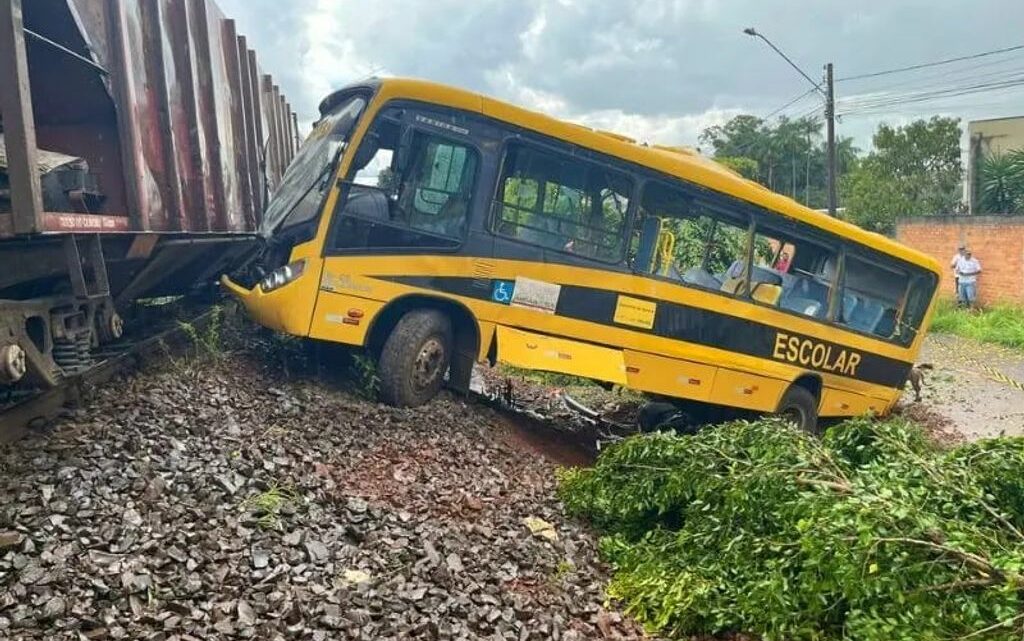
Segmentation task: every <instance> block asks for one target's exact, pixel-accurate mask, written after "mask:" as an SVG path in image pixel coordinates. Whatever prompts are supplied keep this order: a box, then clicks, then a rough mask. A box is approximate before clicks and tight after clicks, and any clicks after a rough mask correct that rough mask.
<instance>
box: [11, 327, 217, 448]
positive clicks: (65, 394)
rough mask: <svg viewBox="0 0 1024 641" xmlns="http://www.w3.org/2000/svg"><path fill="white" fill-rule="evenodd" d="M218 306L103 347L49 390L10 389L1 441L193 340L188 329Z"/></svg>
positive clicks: (41, 426) (39, 425) (39, 427)
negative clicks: (87, 364)
mask: <svg viewBox="0 0 1024 641" xmlns="http://www.w3.org/2000/svg"><path fill="white" fill-rule="evenodd" d="M213 309H214V308H213V307H205V308H203V309H201V310H199V311H198V312H193V313H189V314H187V315H185V317H184V318H180V317H179V318H178V319H176V320H174V321H170V322H165V323H163V324H161V326H160V327H159V328H158V329H156V330H155V331H153V332H147V333H145V335H143V336H139V337H135V338H133V339H126V340H121V341H118V342H116V343H111V344H110V345H106V346H103V348H101V349H100V350H99V351H97V352H94V353H93V354H92V357H93V359H94V363H93V365H92V366H90V367H89V368H88V369H86V370H84V371H81V372H78V373H75V374H72V375H69V376H65V377H64V378H62V379H61V383H60V385H58V386H57V387H54V388H51V389H46V390H17V391H12V392H9V393H8V394H9V396H8V399H7V401H6V402H4V403H2V404H0V443H11V442H14V441H16V440H18V439H20V438H22V437H23V436H26V435H27V434H29V433H31V432H33V431H43V430H45V429H47V428H48V426H50V425H51V424H52V423H53V421H54V420H55V419H57V418H59V417H60V416H62V415H63V414H65V413H66V412H67V410H68V408H69V406H74V405H77V404H78V403H80V402H82V401H83V400H84V399H86V398H87V397H88V395H89V393H90V392H91V391H92V390H93V389H95V388H96V387H97V386H99V385H102V384H104V383H106V382H107V381H109V380H110V379H112V378H113V377H115V376H117V375H118V374H121V373H124V372H128V371H132V370H134V369H136V368H138V367H140V366H141V365H143V364H145V363H146V362H148V361H151V360H154V359H155V358H159V357H164V356H166V355H167V351H168V350H169V349H170V350H172V351H173V350H175V349H177V348H180V347H181V346H182V345H184V344H185V343H187V341H188V331H187V329H186V328H187V327H189V326H191V327H193V328H196V329H199V330H201V329H202V328H203V327H204V326H205V325H206V323H208V322H209V321H210V319H211V316H212V315H213Z"/></svg>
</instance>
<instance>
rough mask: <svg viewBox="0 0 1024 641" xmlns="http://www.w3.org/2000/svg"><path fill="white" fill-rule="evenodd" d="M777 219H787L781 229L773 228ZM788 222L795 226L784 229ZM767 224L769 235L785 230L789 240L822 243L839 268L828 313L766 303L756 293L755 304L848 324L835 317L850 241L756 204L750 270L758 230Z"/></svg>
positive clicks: (833, 277) (785, 312) (792, 314)
mask: <svg viewBox="0 0 1024 641" xmlns="http://www.w3.org/2000/svg"><path fill="white" fill-rule="evenodd" d="M759 216H760V217H763V218H766V219H767V220H768V223H767V224H766V225H765V224H764V223H762V222H761V221H760V220H759V219H758V217H759ZM776 219H781V220H782V221H784V224H780V225H776V227H778V228H783V229H778V230H777V231H772V229H771V228H772V226H773V225H772V221H773V220H776ZM787 226H788V227H792V229H791V230H789V229H784V227H787ZM765 227H767V228H768V229H767V231H768V234H764V235H766V236H768V235H770V234H773V233H774V234H776V235H777V234H778V233H781V234H783V236H784V237H785V238H786V241H787V242H789V241H790V240H796V241H799V240H804V241H805V242H808V243H811V244H814V245H818V246H819V247H821V248H823V249H826V250H831V251H832V252H833V253H834V255H835V257H836V269H835V273H834V274H832V278H831V280H830V281H829V294H828V301H827V302H828V305H827V307H826V309H825V316H824V317H823V318H817V317H814V316H808V315H807V314H801V313H800V312H798V311H795V310H792V309H786V308H784V307H781V306H779V305H769V304H768V303H763V302H761V301H759V300H757V299H755V298H753V297H751V298H750V301H751V302H752V303H754V304H755V305H757V306H758V307H763V308H765V309H772V310H775V311H777V312H782V313H783V314H788V315H790V316H793V317H795V318H802V319H804V320H809V321H814V322H818V323H821V324H823V325H826V326H830V325H832V324H835V325H838V326H839V327H845V325H843V324H842V323H837V322H835V321H834V320H833V319H834V314H836V313H837V312H838V309H839V305H838V301H839V287H840V286H841V283H842V281H840V276H841V275H842V274H843V271H844V269H845V263H846V258H845V252H844V249H845V245H847V244H848V243H845V242H843V239H842V238H841V237H840V236H836V235H835V234H829V233H826V232H822V231H821V230H818V229H816V228H814V227H812V226H810V225H807V224H804V223H802V222H800V221H798V220H796V219H793V218H789V217H788V216H785V215H783V214H781V213H778V212H772V210H770V209H763V208H760V207H755V211H754V231H753V233H752V235H751V251H750V260H751V262H750V264H749V265H748V269H750V270H752V269H753V259H754V251H753V248H754V242H756V236H757V233H758V230H759V229H764V228H765ZM770 237H775V238H776V240H779V239H778V238H777V237H776V236H770ZM783 244H785V243H783ZM780 247H781V246H780ZM748 273H750V272H748Z"/></svg>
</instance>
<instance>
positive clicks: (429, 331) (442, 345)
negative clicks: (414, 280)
mask: <svg viewBox="0 0 1024 641" xmlns="http://www.w3.org/2000/svg"><path fill="white" fill-rule="evenodd" d="M451 355H452V325H451V321H449V320H448V317H447V316H445V315H444V314H443V313H441V312H439V311H437V310H433V309H418V310H413V311H411V312H408V313H406V314H405V316H402V318H401V320H399V321H398V323H397V324H396V325H395V327H394V329H393V330H391V334H390V335H389V336H388V339H387V341H385V342H384V348H383V349H382V350H381V354H380V360H379V361H378V375H379V378H380V395H381V399H382V400H383V401H384V402H385V403H388V404H389V405H394V406H396V407H416V406H417V405H422V404H424V403H426V402H427V401H429V400H430V399H432V398H434V396H436V395H437V392H438V391H439V390H440V389H441V385H443V384H444V376H445V373H446V372H447V371H448V365H449V364H450V362H451Z"/></svg>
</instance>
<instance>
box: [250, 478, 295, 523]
mask: <svg viewBox="0 0 1024 641" xmlns="http://www.w3.org/2000/svg"><path fill="white" fill-rule="evenodd" d="M298 500H299V498H298V495H297V494H296V492H295V490H293V489H291V488H290V487H284V488H283V487H280V486H279V485H277V484H276V483H275V484H273V485H271V486H270V487H269V488H268V489H267V490H266V491H265V492H261V493H259V494H256V495H254V496H250V497H249V498H247V499H245V500H244V501H242V503H241V508H242V509H243V510H245V511H246V512H252V513H253V515H254V516H255V517H256V522H257V524H258V525H259V526H260V527H261V528H262V529H264V530H270V529H274V528H277V526H278V524H279V523H280V514H281V508H283V507H284V505H285V504H286V503H291V504H293V505H295V504H297V503H298Z"/></svg>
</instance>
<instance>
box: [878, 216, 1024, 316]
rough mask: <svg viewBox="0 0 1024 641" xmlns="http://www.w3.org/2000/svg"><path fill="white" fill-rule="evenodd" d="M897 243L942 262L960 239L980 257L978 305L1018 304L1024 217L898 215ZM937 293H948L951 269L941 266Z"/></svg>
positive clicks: (1022, 287) (1023, 294)
mask: <svg viewBox="0 0 1024 641" xmlns="http://www.w3.org/2000/svg"><path fill="white" fill-rule="evenodd" d="M896 238H897V240H899V241H900V242H901V243H903V244H905V245H908V246H910V247H913V248H914V249H917V250H920V251H922V252H924V253H926V254H929V255H931V256H933V257H935V259H936V260H938V261H939V262H940V263H942V264H943V265H944V266H945V265H949V261H950V259H952V258H953V254H954V253H956V248H957V245H958V244H960V243H961V242H964V243H966V244H967V246H968V247H969V248H970V249H971V251H972V252H973V253H974V256H975V258H977V259H978V260H979V261H981V269H982V273H981V276H979V277H978V298H979V299H980V301H981V303H982V304H990V303H994V302H997V301H1001V300H1003V301H1013V302H1017V303H1022V302H1024V216H928V217H922V218H903V219H900V221H899V222H898V224H897V226H896ZM941 290H942V292H943V293H944V294H945V295H947V296H953V271H952V270H950V269H945V270H944V272H943V275H942V285H941Z"/></svg>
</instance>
